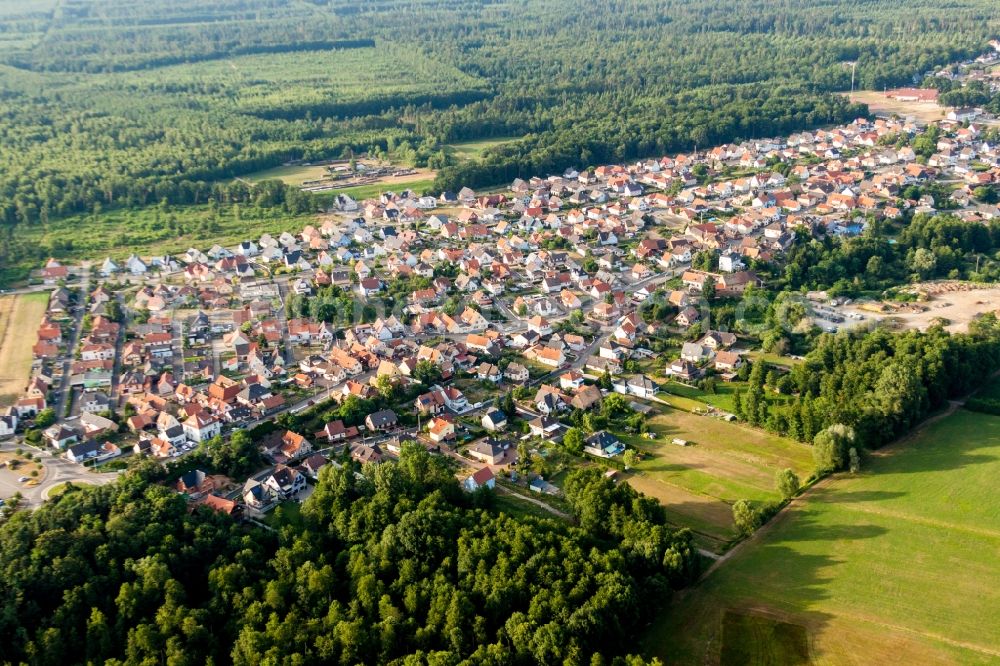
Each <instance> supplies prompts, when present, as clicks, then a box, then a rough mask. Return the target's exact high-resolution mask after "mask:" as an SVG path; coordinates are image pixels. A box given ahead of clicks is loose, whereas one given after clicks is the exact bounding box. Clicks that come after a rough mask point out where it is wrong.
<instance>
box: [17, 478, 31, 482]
mask: <svg viewBox="0 0 1000 666" xmlns="http://www.w3.org/2000/svg"><path fill="white" fill-rule="evenodd" d="M29 478H30V477H27V476H22V477H21V478H19V479H18V480H17V481H18V483H24V482H25V481H27V480H28V479H29Z"/></svg>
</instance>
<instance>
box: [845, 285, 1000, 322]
mask: <svg viewBox="0 0 1000 666" xmlns="http://www.w3.org/2000/svg"><path fill="white" fill-rule="evenodd" d="M920 290H921V291H923V292H925V293H927V294H928V295H929V296H930V299H929V300H927V301H924V302H922V303H920V304H919V305H921V306H923V308H924V311H923V312H897V313H888V312H887V313H884V314H874V315H873V314H872V313H871V312H870V311H866V310H861V309H858V308H852V309H853V310H855V311H857V312H862V313H864V314H865V315H866V316H869V317H874V318H876V319H880V320H882V319H892V320H895V321H898V322H900V323H901V324H902V325H903V327H904V328H916V329H920V330H925V329H927V328H928V327H930V326H931V324H933V323H934V321H935V320H937V319H939V318H940V319H945V320H947V322H948V323H947V325H946V326H945V328H946V329H947V330H948V331H950V332H952V333H957V332H964V331H966V330H968V327H969V322H970V321H972V320H973V319H975V318H976V317H977V316H978V315H980V314H984V313H986V312H995V311H997V310H1000V287H981V286H978V285H970V284H968V283H957V282H941V283H932V284H926V285H920Z"/></svg>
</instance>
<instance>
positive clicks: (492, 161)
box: [431, 85, 867, 190]
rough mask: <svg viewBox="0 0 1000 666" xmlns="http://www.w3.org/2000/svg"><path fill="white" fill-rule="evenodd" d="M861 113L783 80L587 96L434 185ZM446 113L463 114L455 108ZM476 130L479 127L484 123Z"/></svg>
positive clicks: (506, 178) (520, 174) (484, 181)
mask: <svg viewBox="0 0 1000 666" xmlns="http://www.w3.org/2000/svg"><path fill="white" fill-rule="evenodd" d="M630 107H631V109H632V110H631V114H630V116H629V120H628V122H627V123H622V122H621V121H620V119H619V117H617V116H616V109H621V108H630ZM866 113H867V110H866V109H865V107H863V106H861V105H856V104H851V103H850V102H848V101H847V99H846V98H845V97H843V96H840V95H816V94H812V93H810V92H809V91H808V90H807V89H804V88H794V87H788V86H779V87H775V86H770V85H768V86H765V85H750V86H740V87H728V88H722V87H713V88H705V89H699V90H697V91H695V92H691V93H682V94H678V95H670V96H665V97H662V98H657V99H655V100H654V99H648V98H645V99H644V98H639V97H637V96H632V95H630V94H628V93H617V94H602V95H598V96H592V97H588V101H587V103H585V104H577V102H575V101H574V103H571V104H567V105H565V106H556V107H552V108H551V109H549V110H548V111H545V112H544V113H540V112H538V111H536V112H535V113H534V122H533V124H532V126H531V128H532V129H537V130H539V131H540V132H541V133H540V134H538V135H531V136H529V137H527V138H525V139H522V140H520V141H516V142H510V143H505V144H503V145H501V146H497V147H494V148H491V149H489V150H487V151H486V153H485V155H484V156H483V159H482V160H480V161H478V162H469V163H465V164H459V165H456V166H453V167H448V168H446V169H442V170H441V171H440V172H439V174H438V178H437V180H436V181H435V187H436V188H437V189H442V190H455V189H458V188H460V187H463V186H468V187H479V186H483V185H490V184H495V183H505V182H510V181H511V180H513V179H514V178H528V177H530V176H532V175H537V174H547V173H553V172H559V173H561V172H562V171H563V170H565V169H566V168H567V167H569V166H576V167H578V168H583V167H587V166H595V165H599V164H605V163H611V162H621V161H623V160H629V159H633V158H637V157H648V156H656V155H663V154H666V153H670V152H677V151H682V150H690V149H692V148H695V147H701V148H707V147H710V146H713V145H716V144H719V143H724V142H727V141H732V140H735V139H739V138H750V137H764V136H778V135H782V134H785V133H788V132H791V131H793V130H794V129H796V128H800V127H815V126H818V125H827V124H836V123H843V122H847V121H849V120H853V119H854V118H857V117H858V116H863V115H865V114H866ZM452 115H453V116H459V117H461V116H462V114H461V113H460V112H456V113H454V114H452ZM449 122H455V121H454V119H451V120H450V121H449ZM473 122H475V121H474V120H472V119H469V120H467V121H466V122H465V123H464V124H463V125H462V127H463V130H462V133H463V134H467V133H473V134H474V133H476V132H475V131H470V129H469V126H470V124H471V123H473ZM483 122H484V124H485V123H488V122H489V120H488V119H486V120H484V121H483ZM449 126H451V125H449ZM431 127H433V125H431ZM479 131H481V132H484V133H485V131H486V127H485V126H483V127H481V128H480V130H479Z"/></svg>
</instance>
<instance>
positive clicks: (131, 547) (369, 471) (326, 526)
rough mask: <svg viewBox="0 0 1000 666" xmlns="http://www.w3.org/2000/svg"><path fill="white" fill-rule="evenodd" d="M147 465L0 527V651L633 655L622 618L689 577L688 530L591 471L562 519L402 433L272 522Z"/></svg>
mask: <svg viewBox="0 0 1000 666" xmlns="http://www.w3.org/2000/svg"><path fill="white" fill-rule="evenodd" d="M158 470H161V468H160V467H159V466H158V465H156V464H155V463H149V462H144V463H140V464H139V465H137V466H136V467H135V469H133V470H132V471H130V472H129V473H127V474H126V475H125V476H124V477H123V478H122V479H120V480H119V481H118V482H117V483H115V484H113V485H108V486H102V487H97V488H93V489H88V490H82V491H71V492H69V493H67V494H65V495H63V496H62V497H60V498H59V499H57V500H54V501H52V502H50V503H47V504H46V505H45V506H43V507H42V508H40V509H39V510H37V511H34V512H21V513H18V514H16V515H15V516H14V517H13V518H12V519H11V520H9V521H8V522H7V523H6V524H4V525H3V526H2V527H0V567H2V572H3V575H2V576H0V590H2V592H3V594H2V598H0V604H2V605H3V613H0V631H2V632H3V635H4V636H5V637H6V639H7V640H5V641H3V643H2V644H0V659H2V660H3V661H4V662H12V663H18V662H25V663H33V664H53V665H56V664H58V665H62V664H76V663H171V664H205V663H235V664H240V665H242V664H271V663H296V664H311V663H316V664H319V663H326V664H329V663H333V664H345V665H350V664H357V663H366V664H388V663H396V664H418V663H428V662H429V661H431V662H434V663H492V664H612V663H614V664H640V663H642V662H641V660H640V659H638V658H634V657H631V658H625V657H623V655H626V654H628V653H630V652H633V651H634V650H635V645H636V643H635V640H636V636H637V631H638V630H639V628H640V627H642V626H643V625H644V624H645V623H646V622H647V621H648V618H649V617H650V614H651V612H653V611H654V610H655V609H656V608H658V607H659V606H660V605H661V604H662V603H663V602H664V600H665V599H667V598H669V596H670V591H671V590H672V589H674V588H676V587H678V586H681V585H683V584H685V583H686V582H688V581H690V580H692V578H693V576H694V575H695V574H696V555H695V553H694V551H693V547H692V545H691V541H690V536H689V534H688V533H687V532H686V531H681V532H676V531H674V530H671V529H669V528H667V527H666V526H665V524H664V518H663V509H662V507H660V506H659V505H658V504H657V503H656V502H655V501H653V500H651V499H648V498H643V497H641V496H639V495H638V494H637V493H636V491H634V490H633V489H632V488H631V487H630V486H628V484H617V485H616V484H613V483H612V482H610V481H608V480H607V479H604V478H603V477H602V476H601V474H600V473H599V472H597V471H594V470H580V471H577V472H574V473H573V474H572V475H571V476H570V477H569V478H568V479H567V482H566V484H565V487H566V494H567V499H568V500H569V502H570V504H571V506H573V507H574V511H575V512H577V514H578V521H579V526H568V525H565V524H562V523H558V522H556V521H554V520H540V519H535V518H519V519H515V518H512V517H510V516H508V515H506V514H504V513H498V512H497V511H495V510H492V509H490V506H491V504H492V502H493V496H492V493H491V491H483V492H480V493H478V494H476V495H474V496H469V495H467V494H465V493H463V492H462V491H460V490H459V487H458V485H457V483H456V482H455V478H454V476H453V474H452V472H451V471H450V469H449V468H448V466H447V465H446V464H445V463H444V462H443V460H442V459H440V458H434V457H431V456H430V455H429V454H428V453H427V452H426V451H425V450H424V449H423V448H422V447H419V446H406V447H404V450H403V453H402V455H401V458H400V461H399V464H385V465H380V466H373V467H366V468H364V473H363V477H362V478H360V479H359V478H356V477H355V475H354V473H353V472H352V471H350V470H348V469H347V468H343V469H336V468H333V467H327V468H326V469H324V470H323V472H322V473H321V475H320V481H319V483H318V485H317V487H316V491H315V493H314V494H313V496H312V497H311V498H310V499H309V500H308V501H307V502H306V503H305V504H304V506H303V509H302V516H301V520H286V521H285V522H284V524H283V525H282V526H281V527H280V528H279V530H278V531H277V532H276V533H274V532H269V531H265V530H261V529H258V528H253V527H242V526H240V525H237V524H235V523H234V522H233V521H232V520H231V519H230V518H228V517H225V516H222V515H219V514H216V513H214V512H212V511H211V510H209V509H205V508H199V509H197V510H195V511H194V512H193V513H189V512H188V510H187V507H186V504H185V501H184V499H183V498H182V497H181V496H180V495H178V494H177V493H175V492H174V491H173V490H171V489H168V488H165V487H162V486H159V485H153V484H151V483H150V482H151V481H153V480H157V479H159V478H161V474H162V472H161V471H158ZM279 512H280V510H279Z"/></svg>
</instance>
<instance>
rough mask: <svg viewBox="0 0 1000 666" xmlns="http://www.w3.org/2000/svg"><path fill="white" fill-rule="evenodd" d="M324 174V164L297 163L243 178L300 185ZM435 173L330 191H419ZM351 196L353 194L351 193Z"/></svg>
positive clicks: (425, 171) (426, 171)
mask: <svg viewBox="0 0 1000 666" xmlns="http://www.w3.org/2000/svg"><path fill="white" fill-rule="evenodd" d="M326 174H327V171H326V167H325V166H322V165H315V164H314V165H311V166H305V165H297V166H280V167H274V168H273V169H265V170H264V171H257V172H255V173H252V174H250V175H248V176H243V178H244V180H248V181H250V182H252V183H256V182H259V181H262V180H272V179H273V180H280V181H281V182H283V183H285V184H286V185H302V183H303V182H305V181H307V180H320V179H322V178H323V176H325V175H326ZM435 175H436V173H435V172H434V171H431V170H430V169H416V170H415V172H414V173H412V174H407V175H405V176H387V177H385V178H380V179H379V181H378V182H377V183H372V184H370V185H356V186H353V187H342V188H339V189H337V190H332V191H336V192H347V193H349V194H351V193H354V192H358V191H368V190H371V191H372V192H373V193H374V194H375V195H377V194H380V193H381V192H385V191H387V190H397V191H398V190H401V189H412V190H415V191H417V192H421V191H423V190H426V189H429V188H430V187H431V185H432V184H433V182H434V176H435ZM352 196H354V195H353V194H352ZM370 196H373V195H368V196H364V197H360V198H362V199H367V198H369V197H370Z"/></svg>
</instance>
